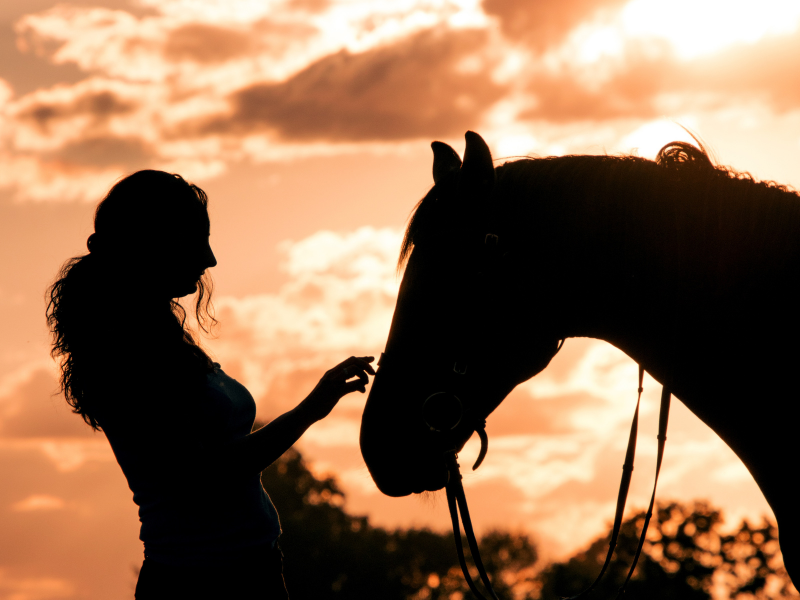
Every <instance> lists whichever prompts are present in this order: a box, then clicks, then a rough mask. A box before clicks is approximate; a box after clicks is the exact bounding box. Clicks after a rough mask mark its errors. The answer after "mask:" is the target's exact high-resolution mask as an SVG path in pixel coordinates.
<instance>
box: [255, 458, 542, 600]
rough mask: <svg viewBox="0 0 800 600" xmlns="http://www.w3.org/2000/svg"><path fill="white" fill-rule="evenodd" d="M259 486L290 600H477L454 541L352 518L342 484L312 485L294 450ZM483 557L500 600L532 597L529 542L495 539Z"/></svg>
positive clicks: (507, 536) (497, 535)
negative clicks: (268, 501) (266, 497)
mask: <svg viewBox="0 0 800 600" xmlns="http://www.w3.org/2000/svg"><path fill="white" fill-rule="evenodd" d="M261 480H262V483H263V485H264V488H265V489H266V490H267V491H268V492H269V494H270V497H271V498H272V501H273V503H274V504H275V507H276V508H277V509H278V513H279V515H280V518H281V525H282V528H283V531H284V533H283V535H281V539H280V543H281V547H282V548H283V551H284V554H285V555H286V559H285V562H284V575H285V578H286V585H287V587H288V589H289V591H290V594H291V597H292V600H303V599H306V598H308V599H312V598H313V599H314V600H318V599H320V598H380V599H381V600H392V599H397V600H406V599H413V600H438V599H445V598H447V599H452V600H457V599H458V598H464V599H465V600H466V599H468V598H472V594H471V593H470V592H469V591H468V588H467V585H466V583H465V582H464V579H463V576H462V574H461V568H460V567H459V565H458V558H457V556H456V552H455V548H454V543H453V535H452V533H450V534H442V533H437V532H434V531H431V530H429V529H397V530H394V531H388V530H386V529H383V528H380V527H374V526H372V525H371V524H370V523H369V520H368V519H367V518H366V517H363V516H353V515H349V514H347V513H346V512H345V511H344V508H343V506H344V499H345V498H344V493H343V492H342V490H341V489H340V488H339V486H338V484H337V483H336V481H335V480H334V479H333V478H330V477H328V478H323V479H318V478H316V477H314V475H313V474H312V473H311V472H310V471H309V470H308V468H307V467H306V465H305V463H304V461H303V458H302V457H301V455H300V453H299V452H298V451H297V450H294V449H291V450H289V451H288V452H286V453H285V454H284V455H283V456H282V457H281V458H280V459H278V460H277V461H276V462H275V463H274V464H272V465H271V466H270V467H269V468H268V469H266V470H265V471H264V472H263V473H262V475H261ZM465 544H466V542H465ZM480 549H481V553H482V555H483V556H484V560H485V563H486V567H487V571H488V573H489V577H490V578H491V579H492V581H493V582H494V584H495V589H496V590H497V592H498V593H499V594H501V595H502V596H503V597H504V598H509V599H510V598H525V597H527V596H528V595H529V593H530V592H531V590H533V589H534V585H535V583H534V582H535V573H534V570H533V565H534V563H535V562H536V560H537V553H536V547H535V545H534V544H533V542H531V540H530V539H529V538H528V536H526V535H524V534H516V533H509V532H505V531H493V532H490V533H488V534H487V535H485V536H483V537H482V538H481V540H480ZM475 575H476V576H477V573H475Z"/></svg>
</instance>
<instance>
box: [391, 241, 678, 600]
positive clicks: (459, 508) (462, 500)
mask: <svg viewBox="0 0 800 600" xmlns="http://www.w3.org/2000/svg"><path fill="white" fill-rule="evenodd" d="M484 245H485V248H486V253H485V261H484V263H485V265H486V266H489V267H492V266H494V265H495V264H496V263H497V261H498V260H499V258H502V256H501V255H500V254H499V252H498V247H499V238H498V236H497V235H494V234H487V235H486V237H485V240H484ZM563 344H564V340H563V339H562V340H561V342H560V344H559V346H558V347H557V349H556V354H557V353H558V351H559V350H561V347H562V346H563ZM554 356H555V354H554ZM385 358H386V354H385V353H382V354H381V357H380V360H378V365H379V366H380V365H381V363H382V362H383V361H384V359H385ZM467 367H468V365H467V363H466V362H465V361H463V360H455V361H454V362H453V368H452V371H450V372H448V374H447V384H446V385H445V386H444V387H445V389H444V390H443V391H439V392H435V393H433V394H431V395H430V396H428V398H426V400H425V402H424V403H423V405H422V414H421V415H420V416H421V418H422V421H423V423H424V424H425V426H426V427H427V428H428V430H429V431H430V432H431V433H433V434H434V435H435V436H436V437H437V439H438V445H439V447H440V449H441V451H442V455H443V457H444V461H445V464H446V466H447V473H448V478H447V484H446V485H445V490H446V494H447V505H448V508H449V509H450V520H451V522H452V525H453V536H454V538H455V544H456V553H457V554H458V562H459V564H460V565H461V572H462V573H463V574H464V579H465V580H466V582H467V585H468V586H469V589H470V590H471V591H472V593H473V594H475V596H476V597H477V598H478V599H479V600H486V597H485V596H484V595H483V594H481V593H480V591H478V588H477V586H476V585H475V582H474V581H473V579H472V576H471V575H470V573H469V569H468V568H467V563H466V559H465V558H464V548H463V544H462V541H461V527H460V524H459V513H460V515H461V517H460V520H461V521H462V522H463V524H464V533H465V536H466V538H467V543H468V545H469V548H470V553H471V554H472V560H473V561H474V563H475V566H476V568H477V569H478V573H479V575H480V579H481V581H482V582H483V584H484V586H485V587H486V590H487V591H488V592H489V595H490V596H491V598H492V599H493V600H499V598H498V597H497V594H496V593H495V591H494V588H493V587H492V584H491V581H490V580H489V576H488V575H487V573H486V569H485V568H484V566H483V561H482V560H481V555H480V551H479V549H478V542H477V538H476V537H475V532H474V530H473V527H472V519H471V518H470V514H469V508H468V506H467V497H466V494H465V493H464V486H463V485H462V476H461V470H460V467H459V464H458V451H457V449H456V444H455V439H454V437H453V432H454V430H455V429H456V428H457V427H458V426H459V425H461V424H462V423H463V424H465V425H467V426H468V427H469V428H470V429H471V430H472V431H474V432H476V433H477V434H478V437H479V438H480V441H481V449H480V453H479V454H478V459H477V460H476V461H475V464H474V465H473V466H472V470H473V471H474V470H476V469H477V468H478V467H479V466H480V465H481V463H482V462H483V459H484V458H485V457H486V453H487V451H488V449H489V437H488V436H487V434H486V420H485V417H481V416H480V415H477V414H476V413H475V410H474V407H472V406H468V405H467V406H465V404H464V402H463V401H462V400H461V398H460V397H459V395H458V392H459V391H460V389H463V388H464V387H465V386H466V385H467V382H468V374H467V370H468V368H467ZM643 379H644V368H643V367H642V366H641V365H639V387H638V390H637V391H638V396H637V399H636V410H635V411H634V413H633V421H632V423H631V430H630V435H629V437H628V447H627V450H626V452H625V463H624V464H623V465H622V480H621V481H620V485H619V494H618V496H617V508H616V514H615V516H614V526H613V529H612V532H611V539H610V541H609V547H608V553H607V554H606V559H605V562H604V563H603V567H602V568H601V569H600V573H599V574H598V576H597V578H596V579H595V580H594V582H593V583H592V584H591V585H590V586H589V587H588V588H586V589H585V590H583V591H582V592H580V593H579V594H577V595H575V596H571V597H569V598H565V599H564V600H578V599H582V598H584V597H585V596H586V595H587V594H588V593H589V592H591V591H592V590H593V589H594V587H595V586H596V585H597V584H598V583H599V581H600V580H601V579H602V577H603V575H604V574H605V572H606V570H607V569H608V566H609V564H610V563H611V557H612V555H613V554H614V550H615V549H616V545H617V539H618V538H619V533H620V529H621V527H622V517H623V513H624V511H625V503H626V501H627V498H628V490H629V489H630V483H631V476H632V474H633V460H634V456H635V454H636V438H637V435H638V429H639V405H640V403H641V399H642V391H643V387H642V382H643ZM464 397H465V398H468V397H469V396H466V395H465V396H464ZM671 397H672V394H671V392H669V390H668V388H667V386H664V387H663V388H662V391H661V406H660V410H659V419H658V435H657V436H656V437H657V439H658V454H657V458H656V472H655V480H654V482H653V493H652V495H651V497H650V505H649V507H648V509H647V513H646V514H645V519H644V524H643V526H642V533H641V534H640V536H639V543H638V545H637V547H636V553H635V554H634V557H633V561H632V563H631V566H630V569H629V570H628V575H627V577H626V578H625V582H624V583H623V584H622V586H621V587H620V588H619V590H618V591H617V594H616V596H615V598H619V596H620V595H621V594H622V593H623V592H624V591H625V587H626V586H627V585H628V582H629V581H630V579H631V577H632V576H633V572H634V570H635V569H636V564H637V562H638V561H639V556H640V555H641V552H642V547H643V546H644V540H645V536H646V534H647V527H648V525H649V524H650V519H651V517H652V515H653V508H654V506H655V498H656V487H657V485H658V476H659V473H660V471H661V463H662V460H663V457H664V445H665V442H666V440H667V422H668V418H669V405H670V399H671Z"/></svg>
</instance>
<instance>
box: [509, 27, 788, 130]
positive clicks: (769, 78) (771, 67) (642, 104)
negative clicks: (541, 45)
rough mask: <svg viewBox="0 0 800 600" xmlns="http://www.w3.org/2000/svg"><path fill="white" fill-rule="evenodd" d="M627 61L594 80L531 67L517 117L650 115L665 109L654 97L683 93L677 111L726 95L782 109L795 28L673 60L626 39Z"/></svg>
mask: <svg viewBox="0 0 800 600" xmlns="http://www.w3.org/2000/svg"><path fill="white" fill-rule="evenodd" d="M625 60H626V63H625V65H624V68H622V69H621V70H619V71H618V72H617V74H616V75H614V76H613V77H612V78H610V79H609V80H607V81H605V82H604V83H602V84H601V85H599V86H596V87H591V88H590V87H587V86H586V85H584V84H582V83H581V82H580V81H579V79H578V78H577V77H576V76H575V74H574V73H572V72H569V71H564V72H561V73H542V74H537V75H536V76H534V77H533V78H532V80H531V83H530V86H529V90H530V92H531V93H532V95H533V97H534V103H533V106H532V107H531V108H529V109H528V110H527V111H524V112H523V113H521V115H520V117H521V118H523V119H528V118H537V119H545V120H548V121H554V122H569V121H577V120H592V121H600V120H604V119H613V118H621V117H627V118H653V117H656V116H659V115H661V114H663V113H664V107H663V105H661V104H660V100H661V99H662V98H663V97H665V96H668V95H671V94H674V95H680V96H682V99H681V100H680V101H681V102H683V103H684V105H682V106H679V107H677V110H685V109H687V108H688V109H694V108H697V107H699V106H703V107H704V108H706V109H708V108H712V109H713V108H715V107H722V106H723V105H729V104H730V102H731V101H732V100H738V101H741V102H746V101H749V100H761V101H765V102H767V103H768V104H769V105H770V106H771V108H773V110H775V111H777V112H785V111H788V110H792V109H796V108H798V107H799V106H800V34H797V35H793V36H781V37H773V38H766V39H764V40H762V41H760V42H759V43H757V44H740V45H736V46H733V47H729V48H726V49H724V50H721V51H719V52H717V53H714V54H711V55H708V56H704V57H700V58H697V59H693V60H680V59H678V58H676V57H675V56H674V54H671V53H670V52H668V51H667V49H666V48H665V49H664V50H663V51H662V52H661V53H653V52H644V51H642V48H641V47H640V46H639V45H638V44H637V43H633V42H631V43H629V44H628V45H627V47H626V52H625Z"/></svg>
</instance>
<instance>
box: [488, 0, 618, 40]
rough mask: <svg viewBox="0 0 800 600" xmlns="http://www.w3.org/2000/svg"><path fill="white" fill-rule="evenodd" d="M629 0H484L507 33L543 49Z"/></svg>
mask: <svg viewBox="0 0 800 600" xmlns="http://www.w3.org/2000/svg"><path fill="white" fill-rule="evenodd" d="M626 2H628V0H600V1H598V0H541V1H537V2H530V1H528V0H483V9H484V10H485V11H486V13H487V14H489V15H492V16H495V17H497V18H498V19H499V21H500V26H501V28H502V31H503V34H504V35H506V36H507V37H508V38H509V39H511V40H514V41H518V42H522V43H524V44H526V45H527V46H529V47H531V48H533V49H534V50H536V51H542V50H544V49H546V48H549V47H551V46H553V45H555V44H557V43H559V42H561V41H563V39H564V37H566V35H567V34H568V33H570V32H571V31H572V30H573V29H574V28H575V27H576V26H578V25H580V24H581V23H583V22H584V21H588V20H590V19H591V18H592V17H594V16H595V14H596V13H597V12H599V11H602V10H610V9H615V8H619V7H621V6H623V5H624V4H625V3H626Z"/></svg>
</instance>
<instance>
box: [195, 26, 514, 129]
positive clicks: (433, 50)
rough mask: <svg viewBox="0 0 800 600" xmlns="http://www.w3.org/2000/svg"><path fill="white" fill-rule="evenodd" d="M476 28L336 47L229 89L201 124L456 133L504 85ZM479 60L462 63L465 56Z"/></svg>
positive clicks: (210, 126) (474, 118) (475, 118)
mask: <svg viewBox="0 0 800 600" xmlns="http://www.w3.org/2000/svg"><path fill="white" fill-rule="evenodd" d="M486 42H487V36H486V34H485V33H484V32H480V31H442V30H436V31H426V32H423V33H420V34H417V35H415V36H413V37H411V38H409V39H406V40H403V41H401V42H398V43H394V44H391V45H388V46H385V47H381V48H376V49H373V50H369V51H366V52H363V53H360V54H352V53H350V52H348V51H345V50H342V51H340V52H338V53H336V54H333V55H331V56H327V57H325V58H323V59H321V60H319V61H317V62H316V63H314V64H312V65H310V66H309V67H308V68H306V69H304V70H303V71H301V72H300V73H298V74H296V75H295V76H293V77H291V78H290V79H288V80H287V81H285V82H282V83H263V84H256V85H253V86H250V87H247V88H244V89H242V90H240V91H237V92H236V93H234V94H233V95H232V103H233V107H234V108H233V114H232V115H230V116H224V117H220V118H217V119H215V120H213V121H212V122H211V123H209V124H208V125H206V126H205V128H204V129H205V130H206V131H211V132H219V131H231V130H233V131H237V130H238V131H250V130H252V128H264V129H267V130H271V131H275V132H277V133H278V134H279V135H280V136H281V137H282V138H283V139H287V140H296V139H299V140H320V139H324V140H345V141H352V140H398V139H409V138H416V137H437V136H447V135H455V134H458V133H461V132H462V131H463V130H465V129H468V128H469V127H470V126H474V124H475V123H477V122H479V120H480V118H481V115H482V114H483V112H484V111H485V110H486V109H487V108H488V107H489V106H491V104H493V103H494V102H495V101H496V100H498V99H499V98H500V97H501V96H502V94H503V92H504V88H503V86H501V85H499V84H497V83H495V82H494V81H492V78H491V67H492V64H491V62H490V61H489V60H487V59H486V57H485V56H484V54H485V52H484V49H485V45H486ZM470 58H472V59H473V60H474V61H477V65H476V67H474V68H464V67H463V65H464V64H465V60H467V59H470Z"/></svg>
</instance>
